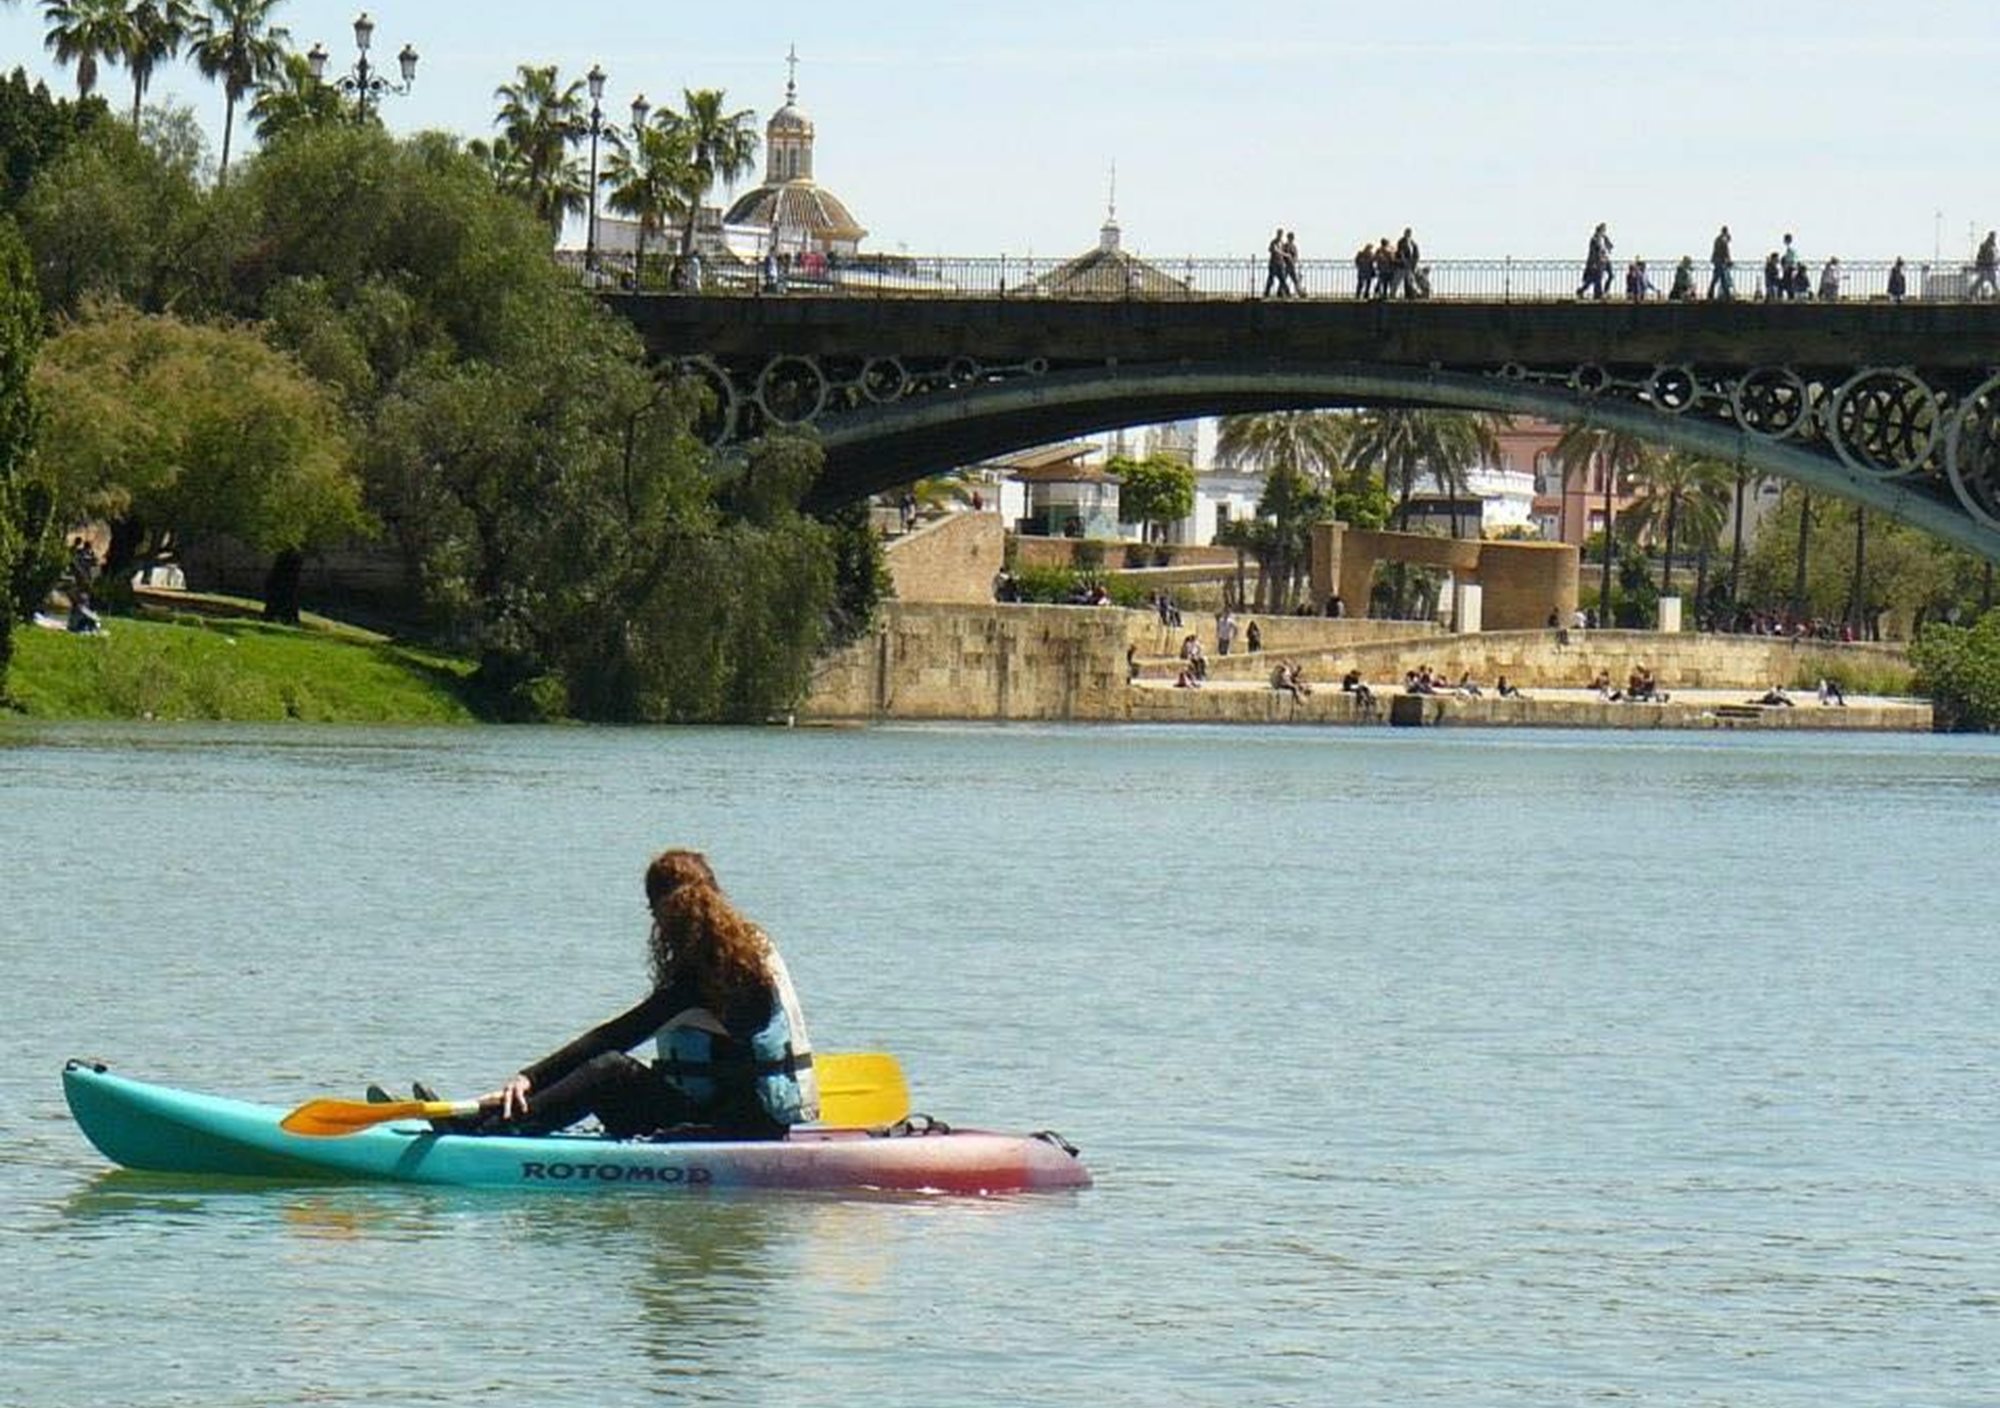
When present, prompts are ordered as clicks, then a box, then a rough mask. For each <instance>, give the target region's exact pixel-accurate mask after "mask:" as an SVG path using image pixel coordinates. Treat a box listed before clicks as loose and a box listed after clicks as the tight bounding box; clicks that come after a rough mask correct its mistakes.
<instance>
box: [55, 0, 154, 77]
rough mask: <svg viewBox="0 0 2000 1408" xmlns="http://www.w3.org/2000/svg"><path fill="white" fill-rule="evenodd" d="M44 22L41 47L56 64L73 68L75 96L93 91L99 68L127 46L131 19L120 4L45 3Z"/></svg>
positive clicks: (100, 0) (98, 0)
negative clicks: (74, 67)
mask: <svg viewBox="0 0 2000 1408" xmlns="http://www.w3.org/2000/svg"><path fill="white" fill-rule="evenodd" d="M42 17H43V18H44V19H45V20H46V21H47V22H48V26H49V28H48V34H47V36H46V38H45V39H44V40H43V45H44V47H45V48H47V49H48V51H49V52H50V53H51V54H54V55H55V56H56V62H57V63H59V64H75V65H76V91H77V96H78V97H81V98H88V97H89V96H90V95H91V94H92V93H93V92H95V91H96V89H97V79H98V74H99V72H100V68H99V66H100V65H101V64H102V63H103V62H104V61H106V60H109V61H111V62H113V63H116V62H117V61H118V60H120V59H122V58H123V57H124V56H125V51H126V49H127V48H128V47H129V45H130V42H131V27H132V23H131V17H130V16H129V15H128V14H127V13H126V11H125V5H124V3H123V0H48V3H46V4H44V5H43V6H42Z"/></svg>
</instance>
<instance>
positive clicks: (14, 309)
mask: <svg viewBox="0 0 2000 1408" xmlns="http://www.w3.org/2000/svg"><path fill="white" fill-rule="evenodd" d="M41 323H42V314H41V304H40V301H39V300H38V299H37V298H36V297H35V276H34V272H33V271H32V270H31V269H30V268H29V267H28V251H27V249H26V247H25V246H24V245H23V244H22V243H21V238H20V236H19V235H17V234H16V233H15V232H14V226H13V223H12V222H11V221H8V220H4V219H0V698H4V697H5V696H6V692H7V666H8V664H9V662H10V661H11V660H12V659H13V654H14V622H15V621H16V620H17V619H19V618H21V617H24V616H26V615H27V614H28V613H29V612H31V611H33V610H34V608H35V606H36V605H37V604H39V601H40V595H41V593H40V592H39V591H38V590H36V589H35V584H36V582H37V581H38V580H39V574H38V573H37V572H35V570H34V564H35V562H36V559H37V541H36V540H37V539H38V538H39V537H40V536H41V535H42V533H43V532H44V531H45V524H42V523H38V522H37V521H36V520H37V519H38V518H39V517H40V516H41V515H38V514H37V513H36V512H35V507H36V506H35V505H34V504H33V503H32V502H31V501H30V486H29V484H28V460H29V455H30V454H31V453H32V451H33V450H34V446H35V431H36V412H35V399H34V394H33V391H32V388H31V384H30V377H31V376H32V375H33V372H34V366H35V350H36V345H37V343H38V342H39V341H40V336H41Z"/></svg>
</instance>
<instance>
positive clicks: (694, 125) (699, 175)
mask: <svg viewBox="0 0 2000 1408" xmlns="http://www.w3.org/2000/svg"><path fill="white" fill-rule="evenodd" d="M726 101H727V97H726V95H725V94H724V93H723V91H722V90H721V89H720V88H699V89H696V88H689V89H683V90H682V92H681V110H680V111H679V112H669V113H663V114H661V116H662V118H663V119H664V120H665V121H666V122H667V123H668V124H669V125H671V126H673V127H676V128H678V129H680V133H681V140H682V141H683V142H685V143H686V146H687V153H688V165H687V184H686V186H685V187H683V189H682V194H683V195H684V196H685V197H686V199H687V209H686V212H685V220H686V223H685V225H684V226H683V227H682V230H681V253H682V255H684V256H685V255H688V254H691V253H693V252H694V228H695V222H696V221H697V220H698V219H700V217H701V205H702V202H703V201H705V200H707V199H708V193H709V192H710V191H711V190H713V189H714V188H715V183H716V182H717V181H718V180H719V181H722V182H723V183H724V184H726V185H734V184H735V183H736V181H738V180H739V179H740V178H742V177H743V176H746V175H748V174H749V173H750V171H751V170H752V168H753V167H754V166H755V165H756V162H757V127H756V122H757V114H755V113H754V112H752V111H750V109H748V108H744V109H743V110H741V111H740V112H732V113H725V112H723V110H722V106H723V104H724V103H725V102H726Z"/></svg>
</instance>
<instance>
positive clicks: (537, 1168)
mask: <svg viewBox="0 0 2000 1408" xmlns="http://www.w3.org/2000/svg"><path fill="white" fill-rule="evenodd" d="M63 1094H64V1096H65V1097H67V1099H68V1100H69V1108H70V1113H71V1114H72V1115H74V1116H75V1117H76V1122H77V1125H78V1126H79V1127H80V1128H81V1129H82V1130H83V1133H84V1136H85V1137H86V1138H88V1139H89V1140H90V1142H91V1143H92V1144H94V1145H96V1146H97V1149H98V1151H99V1152H100V1153H102V1154H103V1155H104V1156H105V1157H106V1158H108V1159H110V1160H111V1161H112V1162H114V1163H119V1164H123V1165H125V1166H126V1167H127V1168H135V1169H148V1170H152V1171H155V1172H161V1173H192V1174H230V1175H237V1176H247V1177H254V1178H280V1179H289V1180H293V1181H314V1182H321V1181H328V1180H377V1181H387V1182H395V1183H425V1184H438V1185H444V1186H448V1187H454V1188H527V1189H535V1190H548V1191H551V1192H604V1191H610V1190H625V1189H630V1190H633V1191H643V1192H647V1193H684V1192H707V1191H710V1190H728V1189H814V1190H821V1191H850V1192H864V1191H871V1190H877V1189H892V1190H901V1191H910V1192H937V1193H1019V1192H1040V1191H1044V1190H1054V1189H1063V1188H1088V1187H1089V1186H1090V1172H1089V1170H1087V1169H1086V1168H1085V1167H1084V1166H1083V1163H1082V1162H1081V1161H1080V1160H1079V1159H1078V1158H1077V1157H1076V1151H1075V1149H1073V1148H1072V1147H1071V1146H1070V1145H1069V1144H1068V1143H1066V1142H1065V1141H1064V1140H1063V1139H1062V1138H1061V1136H1059V1135H1056V1134H1053V1133H1048V1132H1044V1133H1041V1134H993V1133H986V1132H982V1131H979V1130H962V1129H950V1128H947V1127H946V1126H944V1125H942V1124H939V1123H937V1122H935V1121H931V1120H927V1119H925V1118H923V1117H921V1116H919V1117H913V1118H912V1119H910V1120H906V1121H902V1122H900V1123H898V1124H896V1125H892V1126H890V1127H889V1128H888V1129H886V1130H870V1129H822V1128H816V1127H807V1128H801V1129H795V1130H793V1131H792V1132H791V1133H790V1134H788V1135H787V1136H786V1137H785V1138H783V1139H772V1140H699V1141H697V1140H646V1139H612V1138H608V1137H606V1136H603V1135H592V1134H554V1135H537V1136H523V1135H491V1134H486V1135H470V1134H439V1133H437V1132H435V1131H433V1130H432V1129H431V1128H430V1126H429V1125H428V1124H425V1123H424V1122H422V1121H420V1120H419V1121H403V1122H395V1123H389V1124H383V1125H377V1126H375V1127H374V1128H371V1129H366V1130H363V1131H361V1132H359V1133H357V1134H351V1135H346V1136H344V1137H341V1138H335V1139H327V1138H315V1137H311V1136H308V1135H300V1134H292V1133H289V1132H287V1131H285V1130H283V1129H280V1128H279V1127H278V1121H279V1120H281V1119H283V1118H284V1116H285V1113H286V1112H285V1110H284V1109H282V1108H280V1107H278V1106H275V1105H258V1104H252V1103H250V1102H248V1101H244V1100H231V1099H226V1098H224V1097H222V1096H218V1095H203V1094H199V1093H197V1092H194V1091H187V1090H175V1089H173V1088H171V1087H169V1086H164V1085H151V1084H148V1083H146V1082H145V1081H138V1080H132V1079H130V1078H128V1077H125V1076H120V1075H114V1074H113V1073H112V1072H111V1071H110V1070H109V1069H108V1068H107V1067H105V1066H104V1065H103V1064H102V1063H101V1062H96V1061H71V1062H69V1064H68V1065H67V1066H65V1067H64V1068H63Z"/></svg>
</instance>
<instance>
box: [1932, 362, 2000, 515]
mask: <svg viewBox="0 0 2000 1408" xmlns="http://www.w3.org/2000/svg"><path fill="white" fill-rule="evenodd" d="M1944 472H1945V477H1946V478H1948V479H1949V480H1950V481H1951V491H1952V492H1953V493H1954V494H1956V495H1958V501H1959V502H1960V503H1962V504H1964V505H1965V511H1966V512H1967V513H1969V514H1971V515H1972V517H1973V518H1974V519H1976V520H1977V521H1978V522H1980V523H1982V524H1984V525H1985V526H1986V527H1988V528H1992V529H2000V376H1994V377H1991V378H1989V379H1988V380H1987V381H1986V382H1984V383H1983V384H1982V385H1981V386H1980V387H1979V389H1978V390H1977V391H1974V392H1973V393H1972V394H1971V395H1970V396H1968V397H1966V398H1965V400H1964V401H1962V402H1961V403H1960V404H1959V407H1958V412H1957V414H1955V415H1954V416H1952V418H1951V428H1950V430H1949V431H1948V432H1947V434H1946V436H1945V447H1944Z"/></svg>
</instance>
